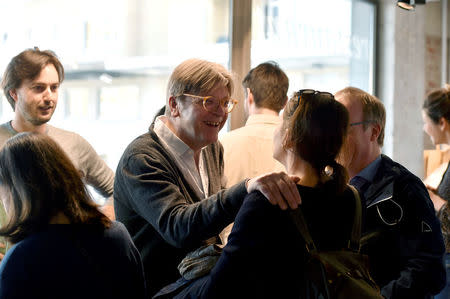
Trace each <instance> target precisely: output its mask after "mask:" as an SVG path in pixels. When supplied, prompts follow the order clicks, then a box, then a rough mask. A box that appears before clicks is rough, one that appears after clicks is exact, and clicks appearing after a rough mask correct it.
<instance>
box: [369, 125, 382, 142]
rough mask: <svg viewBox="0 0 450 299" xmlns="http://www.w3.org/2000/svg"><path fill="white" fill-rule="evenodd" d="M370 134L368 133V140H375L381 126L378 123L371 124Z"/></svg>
mask: <svg viewBox="0 0 450 299" xmlns="http://www.w3.org/2000/svg"><path fill="white" fill-rule="evenodd" d="M371 130H372V131H371V135H370V141H377V140H378V136H380V134H381V126H380V124H379V123H373V124H372V125H371Z"/></svg>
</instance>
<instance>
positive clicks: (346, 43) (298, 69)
mask: <svg viewBox="0 0 450 299" xmlns="http://www.w3.org/2000/svg"><path fill="white" fill-rule="evenodd" d="M252 4H253V6H252V10H253V12H252V48H251V57H252V66H256V65H258V64H259V63H261V62H263V61H266V60H274V61H276V62H278V63H279V64H280V66H281V67H282V68H283V69H284V70H285V71H286V73H287V74H288V76H289V80H290V93H292V92H293V91H295V90H298V89H301V88H312V89H319V90H327V91H331V92H336V91H337V90H339V89H341V88H343V87H345V86H348V85H354V86H357V87H359V88H362V89H364V90H367V91H368V92H373V51H374V44H373V42H374V40H373V38H374V34H375V32H374V16H375V6H374V4H373V3H369V2H366V1H350V0H315V1H309V0H253V2H252Z"/></svg>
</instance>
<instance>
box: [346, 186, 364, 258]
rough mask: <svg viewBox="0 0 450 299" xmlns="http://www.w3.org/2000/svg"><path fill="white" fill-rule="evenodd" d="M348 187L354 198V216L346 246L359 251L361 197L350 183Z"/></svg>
mask: <svg viewBox="0 0 450 299" xmlns="http://www.w3.org/2000/svg"><path fill="white" fill-rule="evenodd" d="M348 187H349V188H350V190H352V191H353V196H354V198H355V218H354V219H353V228H352V234H351V235H350V240H349V241H348V248H349V249H352V250H353V251H356V252H359V250H360V248H361V218H362V217H361V214H362V207H361V197H360V196H359V192H358V190H356V188H355V187H353V186H352V185H348Z"/></svg>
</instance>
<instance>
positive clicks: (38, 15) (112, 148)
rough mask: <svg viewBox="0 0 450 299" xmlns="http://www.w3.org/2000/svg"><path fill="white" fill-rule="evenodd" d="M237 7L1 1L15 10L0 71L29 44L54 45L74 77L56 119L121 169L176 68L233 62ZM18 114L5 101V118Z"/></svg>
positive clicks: (216, 2)
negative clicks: (194, 62) (232, 11)
mask: <svg viewBox="0 0 450 299" xmlns="http://www.w3.org/2000/svg"><path fill="white" fill-rule="evenodd" d="M229 7H230V4H229V1H224V0H191V1H185V0H167V1H149V0H142V1H136V0H115V1H113V2H111V1H107V0H96V1H89V0H78V1H73V0H45V1H28V0H15V1H0V11H3V12H8V11H9V12H11V13H8V14H5V15H4V16H3V17H2V18H0V69H1V72H3V70H4V69H5V68H6V65H7V63H8V62H9V61H10V59H11V58H12V57H13V56H15V55H17V54H18V53H19V52H21V51H23V50H24V49H26V48H32V47H34V46H38V47H39V48H40V49H41V50H45V49H51V50H53V51H54V52H55V53H56V54H57V55H58V57H59V58H60V59H61V62H62V63H63V65H64V68H65V72H66V79H65V81H64V82H63V84H62V86H61V89H60V96H59V100H58V107H57V109H56V112H55V115H54V116H53V118H52V120H51V122H50V123H51V124H52V125H55V126H57V127H60V128H63V129H67V130H71V131H75V132H77V133H78V134H80V135H81V136H83V137H84V138H86V139H87V140H88V141H89V142H90V143H91V144H92V146H93V147H94V148H95V149H96V151H97V152H98V153H99V154H100V155H101V156H102V157H104V158H105V160H106V162H107V163H108V164H109V166H110V167H111V168H112V169H113V170H114V171H115V169H116V165H117V163H118V161H119V159H120V157H121V155H122V153H123V151H124V150H125V147H126V146H127V145H128V144H129V143H130V142H131V141H132V140H133V139H134V138H136V137H137V136H139V135H140V134H142V133H144V132H145V131H146V130H147V129H148V126H149V125H150V123H151V121H152V119H153V116H154V114H155V113H156V112H157V111H158V110H159V109H160V108H161V107H162V106H163V105H165V102H166V84H167V80H168V77H169V75H170V73H171V71H172V69H173V68H174V67H175V66H176V65H178V64H179V63H180V62H182V61H183V60H185V59H188V58H191V57H199V58H203V59H207V60H211V61H215V62H219V63H222V64H223V65H225V66H228V61H229V43H228V38H229V32H228V30H229V27H230V26H229V19H230V18H229ZM16 11H20V15H21V20H20V22H17V20H16V18H17V14H16V13H12V12H16ZM186 16H188V17H186ZM12 118H13V113H12V109H11V107H10V106H9V103H8V102H7V101H6V99H5V98H3V99H2V103H1V108H0V121H1V122H2V123H3V122H6V121H8V120H10V119H12Z"/></svg>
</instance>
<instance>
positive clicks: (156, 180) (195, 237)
mask: <svg viewBox="0 0 450 299" xmlns="http://www.w3.org/2000/svg"><path fill="white" fill-rule="evenodd" d="M204 151H205V152H204V156H205V160H206V161H205V164H206V169H207V171H208V177H209V194H213V195H212V196H210V197H208V198H207V199H204V200H201V199H200V198H199V197H198V196H197V195H196V193H195V192H194V190H193V189H192V188H191V186H190V185H189V183H188V182H187V181H186V180H185V178H184V176H183V174H182V173H181V171H180V169H179V168H178V166H177V165H176V164H175V162H174V158H173V157H172V156H171V154H170V153H169V152H168V151H167V150H166V149H165V148H164V147H163V146H162V144H161V142H160V140H159V138H158V136H157V135H156V133H155V132H154V131H153V130H152V129H150V130H149V132H148V133H146V134H143V135H141V136H140V137H138V138H137V139H135V140H134V141H133V142H132V143H131V144H130V145H129V146H128V147H127V149H126V150H125V152H124V154H123V156H122V158H121V160H120V162H119V165H118V167H117V171H116V176H115V182H114V209H115V214H116V218H117V220H118V221H120V222H122V223H123V224H125V226H126V228H127V229H128V231H129V232H130V235H131V237H132V238H133V241H134V243H135V244H136V247H137V248H138V249H139V251H140V253H141V256H142V262H143V264H144V270H145V275H146V281H147V287H148V289H149V293H150V294H151V295H153V294H154V293H156V292H157V291H158V290H159V289H160V288H162V287H163V286H165V285H167V284H169V283H171V282H173V281H175V280H176V279H178V278H179V272H178V270H177V265H178V264H179V262H180V261H181V259H182V258H183V257H184V256H185V255H186V254H187V253H188V252H190V251H192V250H193V249H195V248H197V247H199V246H201V245H203V241H205V240H206V239H208V238H211V237H214V236H215V235H217V234H218V233H219V232H220V231H221V230H222V229H223V228H224V227H225V226H226V225H228V224H229V223H231V222H232V221H233V220H234V217H235V215H236V213H237V212H238V210H239V207H240V206H241V204H242V201H243V199H244V197H245V195H246V194H247V191H246V188H245V183H244V182H242V183H240V184H238V185H235V186H233V187H231V188H229V189H227V190H221V188H222V186H221V183H220V182H221V179H222V176H223V159H222V155H223V149H222V146H221V145H220V144H219V143H215V144H211V145H209V146H207V147H206V148H205V149H204Z"/></svg>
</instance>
